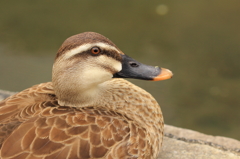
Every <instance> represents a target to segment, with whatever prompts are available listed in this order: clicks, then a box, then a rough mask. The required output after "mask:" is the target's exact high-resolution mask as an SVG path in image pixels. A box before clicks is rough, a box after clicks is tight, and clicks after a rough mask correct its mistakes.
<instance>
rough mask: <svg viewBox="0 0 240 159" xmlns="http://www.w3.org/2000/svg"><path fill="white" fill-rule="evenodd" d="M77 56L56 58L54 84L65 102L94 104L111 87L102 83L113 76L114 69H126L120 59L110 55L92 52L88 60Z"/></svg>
mask: <svg viewBox="0 0 240 159" xmlns="http://www.w3.org/2000/svg"><path fill="white" fill-rule="evenodd" d="M77 58H78V59H70V58H67V59H65V58H64V59H59V61H61V62H58V60H56V62H55V64H54V67H53V85H54V89H55V92H56V95H57V97H58V100H59V101H58V102H59V104H60V105H62V106H75V107H85V106H90V105H93V104H94V103H96V100H98V98H99V99H100V98H101V96H102V95H103V94H104V93H105V91H106V90H107V89H108V88H105V87H106V86H107V85H103V84H102V83H104V82H105V81H108V80H111V79H112V77H113V73H116V72H119V71H121V69H122V65H121V62H120V61H117V60H115V59H113V58H111V57H108V56H106V55H100V56H98V57H91V56H90V57H88V58H87V59H85V60H84V61H83V60H81V58H79V57H77ZM69 60H73V61H74V62H71V61H69ZM77 60H79V62H76V61H77ZM62 63H64V65H63V64H62Z"/></svg>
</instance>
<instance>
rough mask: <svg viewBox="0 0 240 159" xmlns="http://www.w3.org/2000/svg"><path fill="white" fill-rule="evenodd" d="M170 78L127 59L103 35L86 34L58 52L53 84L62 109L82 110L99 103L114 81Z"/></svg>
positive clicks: (164, 71) (167, 73)
mask: <svg viewBox="0 0 240 159" xmlns="http://www.w3.org/2000/svg"><path fill="white" fill-rule="evenodd" d="M171 77H172V72H171V71H169V70H167V69H164V68H159V67H154V66H148V65H145V64H142V63H140V62H138V61H136V60H134V59H132V58H131V57H129V56H127V55H125V54H124V53H123V52H122V51H121V50H120V49H119V48H118V47H117V46H116V45H115V44H114V43H113V42H112V41H110V40H109V39H108V38H106V37H104V36H103V35H101V34H98V33H94V32H84V33H81V34H77V35H74V36H71V37H69V38H68V39H66V40H65V41H64V43H63V44H62V46H61V47H60V49H59V50H58V52H57V56H56V58H55V62H54V65H53V73H52V82H53V87H54V91H55V93H56V96H57V97H58V99H59V104H60V105H62V106H79V107H82V106H86V105H90V104H91V102H94V101H95V100H97V98H96V97H97V96H99V95H101V94H102V93H103V92H104V90H106V89H107V88H106V87H107V84H106V82H107V81H109V80H112V79H113V78H135V79H142V80H153V81H159V80H165V79H169V78H171Z"/></svg>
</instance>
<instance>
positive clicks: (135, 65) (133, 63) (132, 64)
mask: <svg viewBox="0 0 240 159" xmlns="http://www.w3.org/2000/svg"><path fill="white" fill-rule="evenodd" d="M129 64H130V66H132V67H138V66H139V65H138V64H137V63H136V62H129Z"/></svg>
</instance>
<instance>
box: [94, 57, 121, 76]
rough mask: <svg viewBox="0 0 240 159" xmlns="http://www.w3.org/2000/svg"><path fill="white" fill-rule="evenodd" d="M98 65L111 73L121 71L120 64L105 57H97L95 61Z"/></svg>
mask: <svg viewBox="0 0 240 159" xmlns="http://www.w3.org/2000/svg"><path fill="white" fill-rule="evenodd" d="M97 61H98V63H99V64H100V65H102V66H106V68H109V69H111V71H113V72H119V71H121V70H122V63H121V62H119V61H117V60H115V59H113V58H111V57H107V56H99V57H98V59H97Z"/></svg>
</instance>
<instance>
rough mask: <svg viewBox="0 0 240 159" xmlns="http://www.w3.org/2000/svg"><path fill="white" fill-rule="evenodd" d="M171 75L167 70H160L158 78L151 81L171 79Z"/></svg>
mask: <svg viewBox="0 0 240 159" xmlns="http://www.w3.org/2000/svg"><path fill="white" fill-rule="evenodd" d="M172 76H173V73H172V71H170V70H169V69H166V68H161V72H160V74H159V75H158V76H156V77H154V78H153V81H161V80H166V79H169V78H172Z"/></svg>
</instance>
